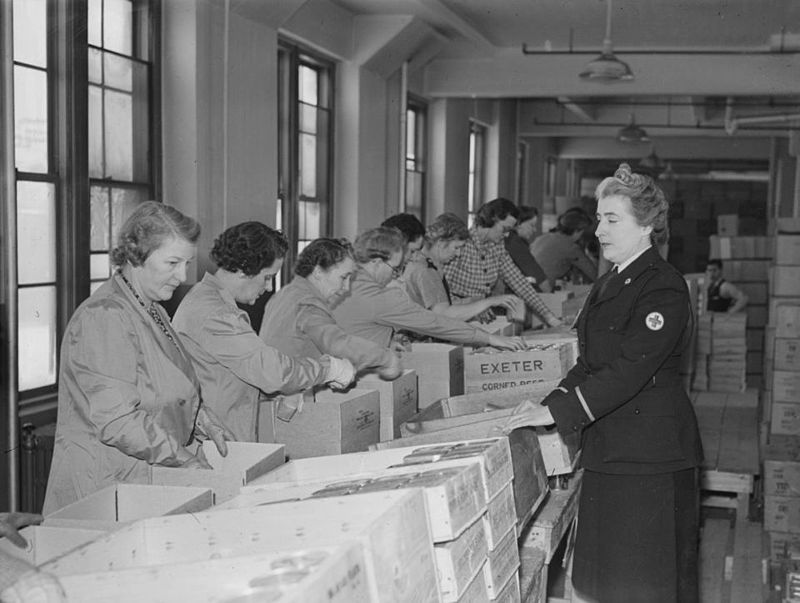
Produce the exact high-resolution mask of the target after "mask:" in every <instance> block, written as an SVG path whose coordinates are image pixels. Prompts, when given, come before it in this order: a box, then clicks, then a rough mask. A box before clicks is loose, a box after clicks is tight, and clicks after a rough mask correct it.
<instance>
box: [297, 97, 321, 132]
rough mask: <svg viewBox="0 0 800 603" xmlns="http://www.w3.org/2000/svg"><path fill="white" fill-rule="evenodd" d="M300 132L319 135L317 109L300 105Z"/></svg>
mask: <svg viewBox="0 0 800 603" xmlns="http://www.w3.org/2000/svg"><path fill="white" fill-rule="evenodd" d="M300 131H301V132H307V133H309V134H316V133H317V108H316V107H312V106H311V105H306V104H304V103H300Z"/></svg>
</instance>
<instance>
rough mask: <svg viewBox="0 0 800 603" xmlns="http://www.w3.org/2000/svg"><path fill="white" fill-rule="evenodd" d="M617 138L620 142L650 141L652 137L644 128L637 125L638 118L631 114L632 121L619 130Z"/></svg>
mask: <svg viewBox="0 0 800 603" xmlns="http://www.w3.org/2000/svg"><path fill="white" fill-rule="evenodd" d="M617 140H619V141H620V142H633V143H636V142H650V137H649V136H648V135H647V132H646V131H645V129H644V128H642V127H640V126H637V125H636V120H635V119H634V118H633V115H631V123H629V124H628V125H627V126H625V127H624V128H620V129H619V132H617Z"/></svg>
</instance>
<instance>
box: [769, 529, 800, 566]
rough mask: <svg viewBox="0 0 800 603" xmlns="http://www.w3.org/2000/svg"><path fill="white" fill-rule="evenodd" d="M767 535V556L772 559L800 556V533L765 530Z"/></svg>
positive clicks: (778, 559) (796, 557) (779, 559)
mask: <svg viewBox="0 0 800 603" xmlns="http://www.w3.org/2000/svg"><path fill="white" fill-rule="evenodd" d="M767 536H768V537H769V558H770V559H771V560H773V561H781V560H784V559H790V558H794V559H798V558H800V534H789V533H788V532H767Z"/></svg>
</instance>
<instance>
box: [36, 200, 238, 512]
mask: <svg viewBox="0 0 800 603" xmlns="http://www.w3.org/2000/svg"><path fill="white" fill-rule="evenodd" d="M199 236H200V225H199V224H198V223H197V222H196V221H195V220H193V219H192V218H189V217H187V216H184V215H183V214H182V213H181V212H179V211H178V210H177V209H174V208H172V207H169V206H168V205H162V204H161V203H157V202H155V201H147V202H145V203H142V204H141V205H139V206H138V207H137V208H136V210H134V212H133V213H132V214H131V216H130V217H129V218H128V219H127V220H126V221H125V223H124V224H123V225H122V229H121V231H120V234H119V243H118V245H117V246H116V247H115V248H114V249H113V250H112V251H111V261H112V263H113V264H114V265H115V266H116V267H117V270H116V272H115V273H114V275H113V276H112V277H111V278H110V279H109V280H107V281H106V282H105V283H103V285H101V286H100V288H99V289H98V290H97V291H95V292H94V293H93V294H92V296H91V297H90V298H89V299H87V300H86V301H84V302H83V303H82V304H81V305H80V306H79V307H78V309H77V310H76V311H75V313H74V314H73V315H72V318H71V319H70V321H69V324H68V325H67V328H66V330H65V332H64V338H63V340H62V343H61V362H60V367H59V379H58V420H57V425H56V437H55V447H54V450H53V461H52V465H51V468H50V478H49V480H48V482H47V493H46V495H45V501H44V510H43V513H44V514H45V515H48V514H49V513H52V512H53V511H55V510H57V509H59V508H61V507H63V506H65V505H68V504H70V503H72V502H75V501H76V500H78V499H80V498H83V497H85V496H87V495H88V494H91V493H93V492H95V491H97V490H99V489H100V488H103V487H105V486H110V485H113V484H117V483H119V482H132V483H149V480H150V465H164V466H168V467H205V468H209V467H210V465H209V464H208V462H207V461H206V459H205V457H204V456H203V454H202V448H199V449H196V448H195V446H196V442H194V440H195V437H196V436H201V437H203V438H204V439H205V438H210V439H212V440H214V443H215V444H216V445H217V448H218V449H219V451H220V453H221V454H222V455H223V456H225V455H226V454H227V445H226V444H225V440H226V439H233V434H231V433H230V431H229V430H227V429H226V428H224V427H223V426H222V425H221V423H220V422H219V420H218V419H217V418H216V417H215V416H214V413H213V412H212V411H210V410H209V409H208V407H207V406H206V405H205V404H204V403H202V402H201V398H200V383H199V381H198V379H197V376H196V374H195V372H194V367H193V366H192V362H191V359H190V358H189V356H188V354H187V352H186V348H185V347H184V346H183V343H182V342H181V340H180V338H179V337H178V334H177V333H176V332H175V331H174V330H173V329H172V326H171V325H170V323H169V318H168V317H167V314H166V312H165V311H164V310H163V308H161V306H160V305H159V304H158V302H160V301H164V300H168V299H170V298H171V297H172V293H173V292H174V291H175V288H176V287H177V286H178V285H180V284H181V283H183V282H184V281H185V280H186V270H187V266H188V265H189V263H191V262H192V261H193V260H194V257H195V252H196V242H197V239H198V238H199Z"/></svg>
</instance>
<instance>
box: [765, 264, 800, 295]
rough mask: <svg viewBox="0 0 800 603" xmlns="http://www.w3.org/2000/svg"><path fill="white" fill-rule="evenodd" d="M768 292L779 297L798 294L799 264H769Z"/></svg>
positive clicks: (799, 287) (799, 293)
mask: <svg viewBox="0 0 800 603" xmlns="http://www.w3.org/2000/svg"><path fill="white" fill-rule="evenodd" d="M769 292H770V294H772V295H777V296H781V297H798V296H800V266H770V268H769Z"/></svg>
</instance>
